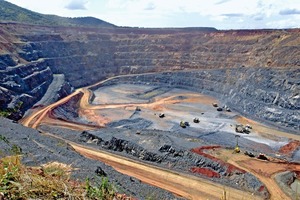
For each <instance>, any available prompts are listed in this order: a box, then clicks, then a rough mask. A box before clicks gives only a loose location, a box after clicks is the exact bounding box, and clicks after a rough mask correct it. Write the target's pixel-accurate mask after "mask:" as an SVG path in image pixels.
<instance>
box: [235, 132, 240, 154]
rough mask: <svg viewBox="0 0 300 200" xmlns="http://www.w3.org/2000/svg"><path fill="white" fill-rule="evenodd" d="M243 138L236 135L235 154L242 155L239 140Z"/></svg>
mask: <svg viewBox="0 0 300 200" xmlns="http://www.w3.org/2000/svg"><path fill="white" fill-rule="evenodd" d="M240 137H241V136H239V135H235V138H236V145H235V148H234V153H240V152H241V150H240V147H239V138H240Z"/></svg>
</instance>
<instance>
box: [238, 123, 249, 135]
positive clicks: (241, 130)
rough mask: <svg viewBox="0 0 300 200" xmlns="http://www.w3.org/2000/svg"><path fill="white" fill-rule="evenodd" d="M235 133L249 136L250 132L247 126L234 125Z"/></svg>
mask: <svg viewBox="0 0 300 200" xmlns="http://www.w3.org/2000/svg"><path fill="white" fill-rule="evenodd" d="M235 132H237V133H245V134H249V133H250V132H251V131H250V128H249V127H247V126H244V125H242V124H236V125H235Z"/></svg>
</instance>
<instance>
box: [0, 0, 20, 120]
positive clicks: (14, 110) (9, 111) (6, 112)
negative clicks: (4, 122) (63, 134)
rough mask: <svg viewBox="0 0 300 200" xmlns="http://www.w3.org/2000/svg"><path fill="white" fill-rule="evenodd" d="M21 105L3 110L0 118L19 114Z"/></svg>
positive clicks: (0, 111)
mask: <svg viewBox="0 0 300 200" xmlns="http://www.w3.org/2000/svg"><path fill="white" fill-rule="evenodd" d="M0 2H1V1H0ZM22 105H23V102H22V101H20V102H18V104H17V105H16V107H14V108H7V109H4V110H0V117H6V118H8V117H9V116H10V115H11V114H13V113H18V112H20V110H21V108H22Z"/></svg>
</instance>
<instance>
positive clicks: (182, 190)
mask: <svg viewBox="0 0 300 200" xmlns="http://www.w3.org/2000/svg"><path fill="white" fill-rule="evenodd" d="M125 76H128V75H125ZM111 79H113V78H110V79H107V80H105V81H102V82H100V83H97V84H95V85H93V86H90V87H86V88H81V89H78V90H76V91H75V92H74V93H72V94H70V95H69V96H67V97H65V98H63V99H61V100H59V101H57V102H56V103H54V104H51V105H49V106H47V107H45V108H43V109H41V110H39V111H37V112H33V113H32V114H31V115H30V116H28V117H26V118H24V119H23V120H22V121H21V122H22V124H23V125H24V126H28V127H32V128H37V127H38V126H39V124H40V123H41V122H42V120H43V119H45V122H47V123H49V124H52V125H62V126H66V127H67V128H71V129H76V130H83V129H91V128H93V127H87V126H86V127H83V126H82V125H81V124H72V123H69V122H64V121H56V120H54V119H51V118H48V114H49V113H50V112H51V110H52V109H54V108H56V107H57V106H59V105H62V104H64V103H66V102H67V101H69V100H70V99H71V98H72V97H74V96H75V95H78V94H79V93H83V97H82V99H81V101H80V108H81V109H90V110H93V109H101V108H117V107H124V106H127V107H128V106H140V107H142V106H145V107H151V106H152V107H154V106H158V105H159V104H163V103H165V102H166V101H167V102H169V103H176V102H177V101H179V100H176V99H173V96H171V97H166V98H162V99H158V100H157V101H155V102H152V103H149V104H145V103H142V104H140V103H139V104H129V105H128V104H111V105H90V104H89V99H90V97H91V91H89V89H88V88H91V87H94V86H96V85H99V84H101V83H104V82H106V81H109V80H111ZM187 95H188V94H187ZM193 96H195V95H190V97H193ZM180 101H183V100H180ZM67 143H69V144H71V145H72V146H73V147H74V149H75V150H76V151H78V152H79V153H80V154H82V155H84V156H86V157H89V158H92V159H95V160H99V161H101V162H105V163H106V164H108V165H111V166H112V167H114V168H115V169H116V170H117V171H119V172H121V173H124V174H127V175H129V176H133V177H136V178H137V179H139V180H141V181H143V182H146V183H149V184H152V185H154V186H157V187H160V188H162V189H165V190H168V191H171V192H173V193H175V194H178V195H180V196H183V197H185V198H188V199H220V198H221V196H222V194H223V192H224V186H223V185H219V184H216V183H214V182H210V181H207V180H205V179H200V178H196V177H193V176H189V175H186V174H179V173H174V172H172V171H169V170H166V169H162V168H158V167H154V166H150V165H147V164H144V163H141V162H137V161H135V160H130V159H128V158H124V157H121V156H117V155H113V154H110V153H107V152H104V151H99V150H95V149H91V148H87V147H84V146H81V145H78V144H76V143H74V142H70V141H67ZM241 161H243V158H242V157H239V156H237V157H234V158H232V159H230V160H229V161H228V162H229V163H231V164H233V165H235V166H238V167H241V168H243V169H245V170H246V171H249V172H251V173H253V174H254V175H256V176H257V177H258V178H259V179H260V180H261V181H262V182H264V184H266V186H267V187H268V190H269V191H270V193H271V198H272V199H278V197H279V198H280V199H289V198H288V197H287V196H286V195H285V194H284V192H282V190H281V189H280V188H279V186H278V185H277V184H276V182H275V181H274V180H273V179H272V177H264V176H261V174H259V173H258V172H257V171H255V170H254V169H251V168H249V167H247V166H245V163H244V164H242V163H241ZM225 190H226V192H227V194H229V195H230V199H259V197H256V196H253V195H251V194H249V193H247V192H244V191H240V190H236V189H233V188H229V187H227V188H226V189H225Z"/></svg>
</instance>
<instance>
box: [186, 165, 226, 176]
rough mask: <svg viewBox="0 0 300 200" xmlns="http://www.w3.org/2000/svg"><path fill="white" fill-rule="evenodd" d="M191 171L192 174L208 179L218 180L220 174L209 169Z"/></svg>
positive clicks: (192, 169) (197, 168) (194, 168)
mask: <svg viewBox="0 0 300 200" xmlns="http://www.w3.org/2000/svg"><path fill="white" fill-rule="evenodd" d="M191 171H192V172H193V173H198V174H202V175H205V176H207V177H209V178H220V177H221V176H220V174H219V173H217V172H215V171H213V170H211V169H207V168H200V167H192V168H191Z"/></svg>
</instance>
